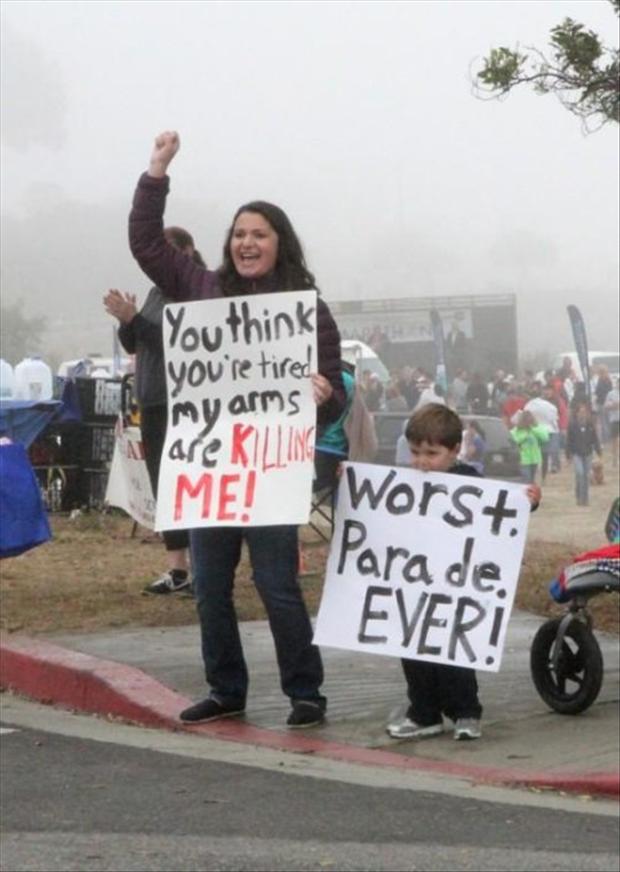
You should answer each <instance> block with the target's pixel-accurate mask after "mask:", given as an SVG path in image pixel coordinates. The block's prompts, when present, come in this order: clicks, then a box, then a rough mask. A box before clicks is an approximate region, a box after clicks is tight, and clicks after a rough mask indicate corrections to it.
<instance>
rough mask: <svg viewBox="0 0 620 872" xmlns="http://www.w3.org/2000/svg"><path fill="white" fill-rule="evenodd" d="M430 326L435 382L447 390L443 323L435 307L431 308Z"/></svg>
mask: <svg viewBox="0 0 620 872" xmlns="http://www.w3.org/2000/svg"><path fill="white" fill-rule="evenodd" d="M431 328H432V330H433V342H434V343H435V382H436V383H437V384H440V385H441V386H442V388H443V389H444V391H447V390H448V379H447V374H446V352H445V347H444V340H443V324H442V323H441V315H440V314H439V312H438V311H437V309H431Z"/></svg>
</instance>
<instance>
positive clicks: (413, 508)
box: [314, 463, 530, 672]
mask: <svg viewBox="0 0 620 872" xmlns="http://www.w3.org/2000/svg"><path fill="white" fill-rule="evenodd" d="M529 513H530V504H529V501H528V499H527V496H526V494H525V487H524V486H523V485H518V484H508V483H506V482H502V481H495V480H492V479H483V478H474V477H469V476H461V475H453V474H452V475H448V474H445V473H422V472H417V471H415V470H413V469H401V468H399V469H395V468H389V467H385V466H376V465H370V464H360V463H355V464H354V463H347V464H345V465H344V471H343V474H342V477H341V481H340V486H339V491H338V506H337V510H336V519H335V530H334V537H333V540H332V545H331V550H330V554H329V559H328V564H327V575H326V579H325V587H324V591H323V598H322V601H321V606H320V609H319V614H318V618H317V623H316V631H315V636H314V641H315V642H316V643H317V644H319V645H328V646H332V647H335V648H347V649H351V650H354V651H364V652H367V653H375V654H387V655H391V656H395V657H404V658H406V659H413V660H415V659H419V660H429V661H433V662H436V663H447V664H451V665H456V666H468V667H471V668H475V669H483V670H488V671H492V672H496V671H497V670H498V669H499V666H500V660H501V655H502V650H503V646H504V639H505V636H506V628H507V624H508V619H509V617H510V611H511V609H512V603H513V600H514V595H515V590H516V586H517V581H518V577H519V569H520V565H521V560H522V557H523V549H524V546H525V538H526V533H527V524H528V518H529Z"/></svg>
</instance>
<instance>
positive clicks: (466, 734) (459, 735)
mask: <svg viewBox="0 0 620 872" xmlns="http://www.w3.org/2000/svg"><path fill="white" fill-rule="evenodd" d="M481 736H482V730H481V729H480V721H478V720H476V718H459V719H458V720H457V722H456V723H455V725H454V738H455V739H456V741H457V742H462V741H464V740H467V739H479V738H480V737H481Z"/></svg>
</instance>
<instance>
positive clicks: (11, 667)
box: [0, 634, 188, 730]
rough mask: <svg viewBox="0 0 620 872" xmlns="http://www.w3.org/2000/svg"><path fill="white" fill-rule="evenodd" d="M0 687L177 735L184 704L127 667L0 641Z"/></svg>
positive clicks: (20, 639) (25, 642)
mask: <svg viewBox="0 0 620 872" xmlns="http://www.w3.org/2000/svg"><path fill="white" fill-rule="evenodd" d="M0 685H1V686H2V687H4V688H9V689H11V690H15V691H17V692H18V693H22V694H24V695H25V696H29V697H31V698H33V699H36V700H39V701H40V702H45V703H54V704H57V705H61V706H67V707H69V708H72V709H77V710H79V711H85V712H90V713H92V714H99V715H106V716H112V717H119V718H124V719H126V720H130V721H135V722H137V723H140V724H143V725H144V726H147V727H166V728H168V729H173V730H175V729H178V728H179V720H178V715H179V711H180V710H181V709H182V708H184V707H185V706H186V705H187V704H188V700H187V699H186V698H185V697H183V696H180V695H179V694H177V693H175V692H174V691H172V690H170V689H169V688H167V687H165V686H164V685H163V684H160V683H159V682H158V681H155V680H154V679H152V678H150V677H149V676H148V675H146V673H144V672H142V671H141V670H139V669H134V668H132V667H131V666H125V665H124V664H120V663H114V662H112V661H110V660H100V659H99V658H97V657H91V656H89V655H88V654H81V653H79V652H77V651H69V650H67V649H66V648H61V647H59V646H58V645H52V644H51V643H49V642H42V641H38V640H35V639H28V638H27V637H25V636H11V637H10V638H8V637H7V636H5V635H4V634H2V635H0Z"/></svg>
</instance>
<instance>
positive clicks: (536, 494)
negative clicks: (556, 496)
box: [525, 484, 542, 509]
mask: <svg viewBox="0 0 620 872" xmlns="http://www.w3.org/2000/svg"><path fill="white" fill-rule="evenodd" d="M525 494H526V496H527V498H528V500H529V501H530V506H531V507H532V509H537V508H538V506H539V505H540V501H541V499H542V491H541V489H540V487H539V486H538V485H537V484H528V486H527V487H526V489H525Z"/></svg>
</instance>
